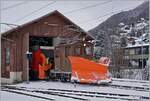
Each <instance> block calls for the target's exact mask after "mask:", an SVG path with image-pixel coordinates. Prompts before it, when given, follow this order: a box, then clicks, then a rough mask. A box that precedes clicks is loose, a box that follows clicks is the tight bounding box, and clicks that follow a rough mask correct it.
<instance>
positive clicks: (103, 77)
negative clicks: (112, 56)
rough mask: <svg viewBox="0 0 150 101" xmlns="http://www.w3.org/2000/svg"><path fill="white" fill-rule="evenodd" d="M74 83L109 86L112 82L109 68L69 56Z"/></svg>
mask: <svg viewBox="0 0 150 101" xmlns="http://www.w3.org/2000/svg"><path fill="white" fill-rule="evenodd" d="M69 60H70V63H71V66H72V77H71V81H72V82H79V83H95V84H107V83H110V82H111V78H110V76H109V72H108V66H107V65H105V64H101V63H95V62H94V61H90V60H88V59H84V58H81V57H75V56H69Z"/></svg>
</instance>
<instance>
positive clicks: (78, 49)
mask: <svg viewBox="0 0 150 101" xmlns="http://www.w3.org/2000/svg"><path fill="white" fill-rule="evenodd" d="M75 54H76V55H81V48H80V47H76V48H75Z"/></svg>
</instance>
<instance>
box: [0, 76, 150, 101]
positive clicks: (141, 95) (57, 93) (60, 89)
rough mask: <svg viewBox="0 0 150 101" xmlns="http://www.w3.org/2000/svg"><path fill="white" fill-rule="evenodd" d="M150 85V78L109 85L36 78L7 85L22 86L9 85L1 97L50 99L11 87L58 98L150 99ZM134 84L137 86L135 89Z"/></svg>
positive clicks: (73, 100)
mask: <svg viewBox="0 0 150 101" xmlns="http://www.w3.org/2000/svg"><path fill="white" fill-rule="evenodd" d="M117 85H118V86H117ZM148 85H149V82H148V81H138V80H128V79H126V80H125V79H113V82H112V84H111V85H108V86H104V85H88V84H76V86H75V85H74V84H71V83H62V82H52V81H36V82H30V83H29V84H26V83H20V84H14V85H7V86H8V87H16V88H19V89H20V90H18V89H8V88H5V89H4V90H6V91H1V101H18V100H23V101H46V99H42V98H37V97H31V96H27V95H22V94H16V93H14V92H13V93H12V92H7V90H11V91H15V92H19V93H25V94H31V95H36V96H41V97H45V98H50V99H53V100H56V101H70V100H71V101H79V100H90V101H149V99H148V97H149V93H150V92H149V90H148ZM126 87H127V88H126ZM130 87H131V88H130ZM132 87H133V88H136V89H132ZM139 88H140V90H139ZM141 88H142V90H141ZM43 92H44V93H43ZM47 100H48V99H47Z"/></svg>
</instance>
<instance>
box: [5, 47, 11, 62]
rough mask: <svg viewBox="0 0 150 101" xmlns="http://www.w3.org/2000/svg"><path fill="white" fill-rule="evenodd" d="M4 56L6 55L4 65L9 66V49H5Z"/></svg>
mask: <svg viewBox="0 0 150 101" xmlns="http://www.w3.org/2000/svg"><path fill="white" fill-rule="evenodd" d="M5 52H6V53H5V55H6V58H5V59H6V60H5V62H6V65H9V64H10V48H6V49H5Z"/></svg>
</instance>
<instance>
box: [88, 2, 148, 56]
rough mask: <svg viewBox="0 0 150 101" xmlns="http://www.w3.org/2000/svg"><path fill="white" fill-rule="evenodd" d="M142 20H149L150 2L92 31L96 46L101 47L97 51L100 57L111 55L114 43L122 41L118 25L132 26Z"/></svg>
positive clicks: (123, 13) (115, 17) (120, 14)
mask: <svg viewBox="0 0 150 101" xmlns="http://www.w3.org/2000/svg"><path fill="white" fill-rule="evenodd" d="M140 18H144V19H149V1H146V2H144V3H142V4H141V5H139V6H138V7H136V8H134V9H132V10H129V11H124V12H120V13H117V14H115V15H113V16H111V17H109V18H108V19H107V20H106V21H104V22H103V23H101V24H99V25H98V26H97V27H95V28H93V29H91V30H90V31H89V32H90V33H91V35H92V36H93V37H95V39H96V40H97V41H98V42H97V45H96V46H98V47H101V48H100V50H96V51H100V52H101V53H100V56H107V55H108V54H109V53H110V54H111V47H112V43H113V42H115V41H119V40H120V38H119V36H120V34H119V32H118V25H119V24H120V23H121V22H123V23H124V24H125V25H132V24H133V23H136V22H137V21H138V20H139V19H140ZM112 37H113V39H112Z"/></svg>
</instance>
